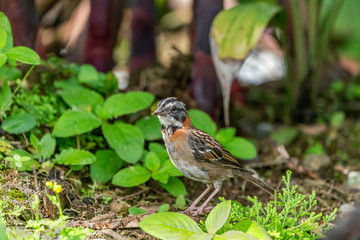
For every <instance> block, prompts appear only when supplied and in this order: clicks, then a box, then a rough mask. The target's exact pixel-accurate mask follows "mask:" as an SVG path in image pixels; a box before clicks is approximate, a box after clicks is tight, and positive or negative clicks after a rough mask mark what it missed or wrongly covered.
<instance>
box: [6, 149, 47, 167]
mask: <svg viewBox="0 0 360 240" xmlns="http://www.w3.org/2000/svg"><path fill="white" fill-rule="evenodd" d="M15 154H18V155H20V156H21V158H23V157H29V158H31V157H32V156H31V154H30V153H28V152H26V151H25V150H22V149H16V150H14V151H13V152H12V153H11V155H15ZM9 166H10V167H11V168H14V169H15V168H16V169H17V170H18V171H20V172H24V171H32V168H33V167H34V166H35V169H38V168H39V167H40V164H39V162H38V161H36V160H34V159H31V160H28V161H25V162H22V163H21V167H17V166H16V162H10V164H9Z"/></svg>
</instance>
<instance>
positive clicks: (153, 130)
mask: <svg viewBox="0 0 360 240" xmlns="http://www.w3.org/2000/svg"><path fill="white" fill-rule="evenodd" d="M135 126H137V127H138V128H140V129H141V131H142V133H143V134H144V138H145V140H148V141H153V140H159V139H161V138H162V134H161V124H160V122H159V120H158V119H157V117H156V116H146V117H144V118H141V119H139V120H138V121H136V123H135Z"/></svg>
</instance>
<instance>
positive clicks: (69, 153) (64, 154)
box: [55, 148, 96, 165]
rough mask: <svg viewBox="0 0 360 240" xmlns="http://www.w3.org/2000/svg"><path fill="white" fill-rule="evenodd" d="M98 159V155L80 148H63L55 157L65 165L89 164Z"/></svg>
mask: <svg viewBox="0 0 360 240" xmlns="http://www.w3.org/2000/svg"><path fill="white" fill-rule="evenodd" d="M95 161H96V157H95V156H94V154H92V153H91V152H89V151H86V150H80V149H73V148H69V149H63V150H62V151H61V153H60V154H57V155H56V157H55V162H56V163H59V164H64V165H88V164H92V163H93V162H95Z"/></svg>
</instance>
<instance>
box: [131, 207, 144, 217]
mask: <svg viewBox="0 0 360 240" xmlns="http://www.w3.org/2000/svg"><path fill="white" fill-rule="evenodd" d="M129 213H130V214H131V215H139V214H144V213H147V211H146V210H145V209H142V208H138V207H131V208H129Z"/></svg>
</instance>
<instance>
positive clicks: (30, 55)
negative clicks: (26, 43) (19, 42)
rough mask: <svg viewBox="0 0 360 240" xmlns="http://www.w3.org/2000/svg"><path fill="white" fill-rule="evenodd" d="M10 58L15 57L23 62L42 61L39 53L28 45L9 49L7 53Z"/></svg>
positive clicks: (36, 63) (37, 62) (36, 62)
mask: <svg viewBox="0 0 360 240" xmlns="http://www.w3.org/2000/svg"><path fill="white" fill-rule="evenodd" d="M5 54H6V56H7V57H8V58H11V59H14V60H16V61H18V62H21V63H27V64H35V65H38V64H40V63H41V60H40V57H39V55H38V54H37V53H36V52H35V51H34V50H32V49H30V48H28V47H22V46H19V47H13V48H11V49H9V50H8V51H7V52H6V53H5Z"/></svg>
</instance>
